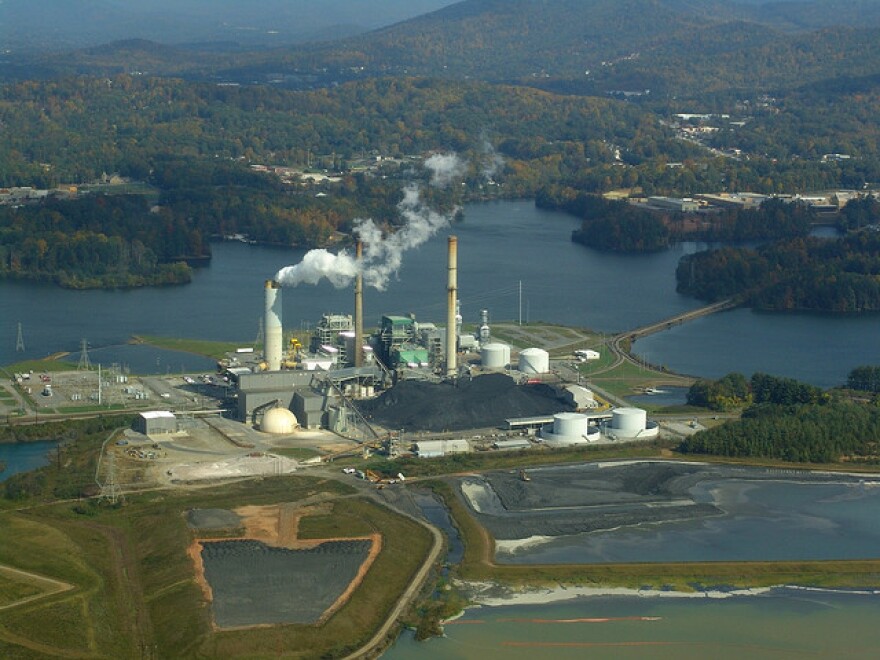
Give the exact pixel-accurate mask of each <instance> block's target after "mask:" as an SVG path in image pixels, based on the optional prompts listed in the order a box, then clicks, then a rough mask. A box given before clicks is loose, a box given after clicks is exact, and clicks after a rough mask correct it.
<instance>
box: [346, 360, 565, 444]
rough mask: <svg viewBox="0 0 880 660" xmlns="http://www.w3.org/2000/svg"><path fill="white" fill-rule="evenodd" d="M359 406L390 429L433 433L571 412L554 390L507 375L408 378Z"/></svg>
mask: <svg viewBox="0 0 880 660" xmlns="http://www.w3.org/2000/svg"><path fill="white" fill-rule="evenodd" d="M360 409H361V412H362V413H363V414H364V415H365V416H366V417H367V418H368V419H369V420H370V421H373V422H376V423H377V424H379V425H381V426H384V427H386V428H390V429H405V430H407V431H433V432H442V431H461V430H464V429H473V428H483V427H490V426H493V427H494V426H502V425H503V424H504V420H505V419H508V418H510V417H537V416H540V415H551V414H553V413H557V412H561V411H566V410H573V408H572V406H571V404H570V403H568V402H567V401H566V400H565V399H564V398H563V397H562V396H561V395H560V394H559V393H558V392H557V391H556V390H555V389H554V388H552V387H550V386H548V385H542V384H536V385H517V384H516V383H515V382H514V380H513V379H512V378H510V377H509V376H505V375H504V374H487V375H485V376H477V377H476V378H473V379H460V380H459V381H458V382H457V383H455V384H451V383H425V382H421V381H410V380H405V381H401V382H399V383H398V384H397V385H395V386H394V387H393V388H391V389H390V390H387V391H386V392H384V393H383V394H382V395H381V396H379V397H377V398H376V399H373V400H372V401H366V402H362V403H361V405H360Z"/></svg>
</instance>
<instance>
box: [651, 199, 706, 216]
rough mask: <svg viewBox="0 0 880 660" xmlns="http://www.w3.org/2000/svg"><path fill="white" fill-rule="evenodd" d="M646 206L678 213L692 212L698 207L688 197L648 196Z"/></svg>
mask: <svg viewBox="0 0 880 660" xmlns="http://www.w3.org/2000/svg"><path fill="white" fill-rule="evenodd" d="M648 206H652V207H653V208H655V209H663V210H664V211H676V212H678V213H693V212H695V211H697V210H698V209H699V208H700V205H699V203H697V202H695V201H694V200H692V199H690V198H689V197H683V198H678V197H648Z"/></svg>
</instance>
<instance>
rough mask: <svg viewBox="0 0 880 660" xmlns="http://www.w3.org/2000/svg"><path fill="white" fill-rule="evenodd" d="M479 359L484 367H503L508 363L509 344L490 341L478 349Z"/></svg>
mask: <svg viewBox="0 0 880 660" xmlns="http://www.w3.org/2000/svg"><path fill="white" fill-rule="evenodd" d="M480 361H481V362H482V364H483V368H484V369H505V368H506V367H507V365H509V364H510V346H508V345H507V344H500V343H494V342H493V343H490V344H485V345H484V346H483V347H482V348H481V349H480Z"/></svg>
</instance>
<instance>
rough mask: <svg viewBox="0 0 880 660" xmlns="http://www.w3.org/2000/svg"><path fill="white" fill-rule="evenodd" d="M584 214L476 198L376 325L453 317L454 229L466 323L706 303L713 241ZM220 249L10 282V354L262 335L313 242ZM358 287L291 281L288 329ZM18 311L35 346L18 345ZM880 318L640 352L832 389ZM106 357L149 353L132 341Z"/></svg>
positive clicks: (723, 323) (774, 320)
mask: <svg viewBox="0 0 880 660" xmlns="http://www.w3.org/2000/svg"><path fill="white" fill-rule="evenodd" d="M577 225H578V223H577V221H576V220H575V219H573V218H572V217H570V216H567V215H564V214H561V213H556V212H552V211H545V210H541V209H537V208H535V206H534V204H533V203H532V202H528V201H513V202H510V201H506V202H494V203H485V204H471V205H468V206H466V207H465V210H464V220H463V221H461V222H460V223H457V224H456V225H455V226H454V227H452V228H450V229H449V230H447V231H442V232H440V233H439V234H438V235H437V236H436V237H435V238H433V239H432V240H430V241H429V242H428V243H426V244H425V245H423V246H422V247H421V248H419V249H416V250H412V251H411V252H408V253H407V254H405V255H404V258H403V265H402V267H401V269H400V272H399V275H398V278H396V279H394V280H393V281H392V282H391V283H390V284H389V286H388V288H387V290H386V291H384V292H377V291H372V290H368V291H367V292H366V294H365V302H364V309H365V314H366V318H367V322H368V324H371V323H375V322H377V321H378V318H379V316H380V315H381V314H383V313H394V314H401V313H409V312H413V313H415V314H416V315H417V316H418V318H420V319H422V320H427V321H434V322H440V323H442V322H443V320H444V316H445V313H444V308H445V307H444V306H445V299H446V293H445V287H446V256H445V251H446V240H445V238H446V236H447V235H448V234H449V233H453V232H454V233H455V234H456V235H458V237H459V276H458V277H459V295H460V298H461V304H462V313H463V316H464V320H465V322H466V323H476V322H477V321H478V319H479V310H480V309H482V308H487V309H488V310H489V312H490V318H491V319H495V320H519V319H522V320H523V321H538V320H541V321H551V322H557V323H565V324H571V325H578V326H583V327H589V328H593V329H595V330H597V331H600V332H604V333H612V332H617V331H622V330H626V329H630V328H634V327H637V326H640V325H645V324H648V323H650V322H653V321H657V320H660V319H663V318H667V317H670V316H673V315H675V314H678V313H680V312H682V311H685V310H688V309H693V308H696V307H699V306H700V305H701V303H700V302H699V301H697V300H694V299H692V298H688V297H685V296H682V295H679V294H677V293H676V292H675V268H676V265H677V263H678V260H679V258H680V257H681V256H682V255H683V254H687V253H691V252H694V251H696V250H698V249H702V248H703V247H705V246H703V245H701V244H696V243H685V244H682V245H678V246H676V247H675V248H673V249H671V250H668V251H666V252H661V253H657V254H649V255H637V256H634V255H617V254H604V253H600V252H596V251H594V250H590V249H589V248H586V247H584V246H582V245H578V244H575V243H572V242H571V240H570V234H571V231H572V229H574V228H575V227H576V226H577ZM213 250H214V259H213V262H212V264H211V265H210V266H208V267H206V268H201V269H198V270H196V272H195V274H194V277H193V281H192V283H191V284H188V285H184V286H176V287H165V288H147V289H135V290H96V291H67V290H62V289H59V288H57V287H54V286H51V285H46V284H33V283H26V282H10V281H5V282H0V318H2V321H0V363H4V364H6V363H10V362H13V361H17V360H19V359H22V358H35V357H42V356H45V355H48V354H52V353H55V352H57V351H71V352H72V353H73V356H72V357H73V359H76V357H77V354H76V351H77V350H78V348H79V345H80V341H81V340H82V339H83V338H86V339H88V341H89V344H90V346H91V347H92V350H97V349H102V348H103V347H110V346H120V345H122V344H124V343H125V342H126V341H127V340H128V339H129V337H130V336H131V335H132V334H137V333H141V334H155V335H163V336H174V337H187V338H205V339H216V340H229V341H236V342H242V343H243V344H249V343H252V342H253V341H254V339H255V338H256V336H257V333H258V330H259V319H260V316H261V314H262V307H263V299H262V283H263V281H264V280H265V279H267V278H270V277H272V276H273V275H274V274H275V272H276V271H277V270H278V269H279V268H280V267H282V266H285V265H289V264H293V263H297V262H298V261H299V260H300V258H301V257H302V255H303V254H304V251H303V250H286V249H274V248H268V247H259V246H249V245H245V244H241V243H235V242H224V243H215V244H214V246H213ZM520 283H521V286H522V295H521V296H520ZM351 298H352V295H351V293H350V291H349V290H348V289H343V290H337V289H334V288H333V287H332V286H330V285H329V284H327V283H323V284H320V285H318V286H300V287H297V288H292V289H285V290H284V293H283V300H284V322H285V326H286V327H288V328H307V327H309V326H313V325H314V324H315V322H316V321H317V320H318V319H320V317H321V314H322V313H325V312H326V313H350V312H351V310H352V307H353V304H352V300H351ZM19 322H20V323H21V325H22V332H23V339H24V343H25V348H26V350H25V351H24V352H16V351H15V347H16V338H17V328H18V323H19ZM878 327H880V316H877V315H870V316H853V317H838V316H821V315H803V314H802V315H792V314H761V313H755V312H752V311H750V310H745V309H741V310H734V311H732V312H726V313H723V314H717V315H713V316H710V317H707V318H703V319H700V320H698V321H694V322H691V323H688V324H685V325H683V326H677V327H674V328H672V329H670V330H668V331H665V332H662V333H658V334H656V335H652V336H650V337H647V338H644V339H642V340H640V341H638V342H637V343H636V344H635V350H636V352H637V353H639V354H640V355H642V356H643V357H645V358H646V359H647V360H648V361H650V362H652V363H656V364H663V365H665V366H667V367H669V368H671V369H674V370H680V371H682V372H685V373H689V374H693V375H699V376H719V375H722V374H724V373H727V372H728V371H731V370H738V371H741V372H743V373H745V374H747V375H750V374H751V373H752V372H754V371H763V372H767V373H771V374H775V375H780V376H790V377H794V378H799V379H802V380H805V381H808V382H811V383H814V384H816V385H821V386H832V385H838V384H840V383H842V382H843V381H844V380H845V378H846V374H847V373H848V371H849V370H850V369H852V368H853V367H855V366H858V365H861V364H868V363H880V342H876V341H874V337H875V335H876V331H877V329H878ZM126 350H129V351H130V350H131V349H126ZM97 355H98V356H100V353H98V354H97ZM156 358H158V359H159V360H158V365H157V364H156ZM105 359H106V360H109V361H119V360H122V361H128V360H131V361H135V360H136V358H135V357H132V356H131V355H130V354H128V353H125V352H123V354H122V356H121V357H119V356H118V355H107V356H106V357H101V360H105ZM93 361H94V360H93ZM137 365H138V368H137V369H136V370H147V371H152V372H159V373H165V372H167V371H178V370H180V369H181V368H182V366H184V365H185V359H183V358H182V357H181V356H180V355H174V354H171V355H168V354H167V352H165V353H161V352H156V353H149V354H148V355H146V356H143V357H140V358H137ZM187 368H190V367H189V366H187ZM198 369H200V367H195V368H194V370H198Z"/></svg>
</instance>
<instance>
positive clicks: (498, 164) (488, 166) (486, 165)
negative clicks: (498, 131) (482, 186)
mask: <svg viewBox="0 0 880 660" xmlns="http://www.w3.org/2000/svg"><path fill="white" fill-rule="evenodd" d="M480 151H481V154H480V156H481V158H480V160H481V163H482V164H481V167H480V174H482V175H483V177H484V178H486V179H488V180H490V181H491V180H492V179H493V178H495V174H497V173H498V170H500V169H501V168H502V167H503V166H504V157H503V156H502V155H501V154H499V153H498V152H497V151H495V147H493V146H492V143H491V142H489V140H488V138H485V137H484V138H483V143H482V145H481V147H480Z"/></svg>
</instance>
